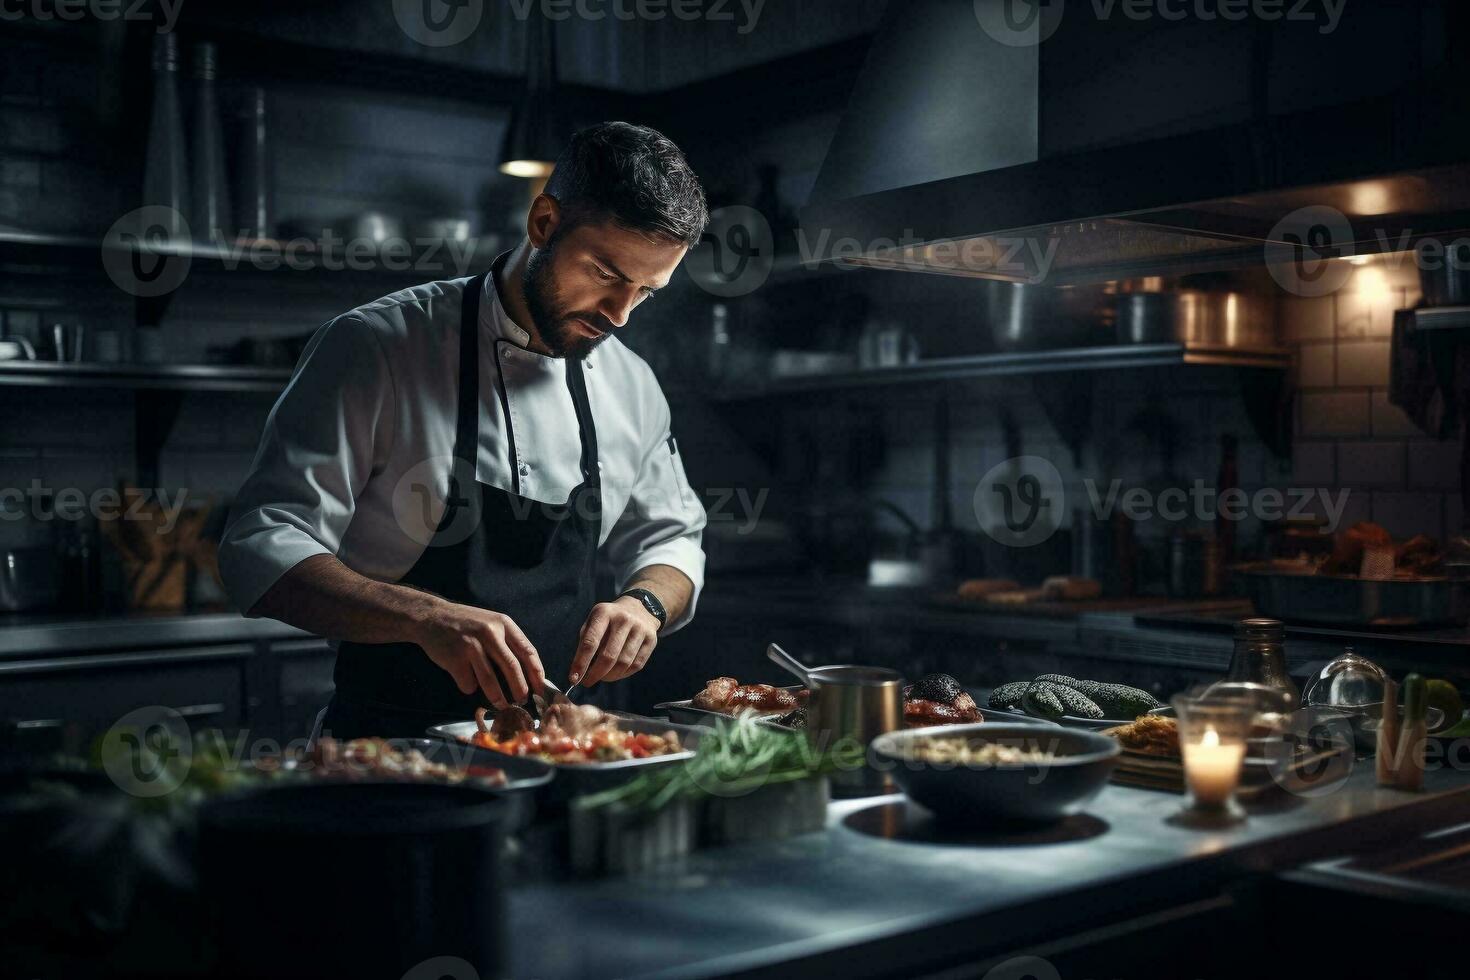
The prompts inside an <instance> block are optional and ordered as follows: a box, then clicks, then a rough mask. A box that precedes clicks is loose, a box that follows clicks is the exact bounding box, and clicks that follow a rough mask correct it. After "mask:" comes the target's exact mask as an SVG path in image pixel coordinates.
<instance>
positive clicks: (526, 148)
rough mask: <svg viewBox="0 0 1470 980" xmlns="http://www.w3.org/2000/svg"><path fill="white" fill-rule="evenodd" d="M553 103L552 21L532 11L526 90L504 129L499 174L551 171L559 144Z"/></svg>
mask: <svg viewBox="0 0 1470 980" xmlns="http://www.w3.org/2000/svg"><path fill="white" fill-rule="evenodd" d="M557 103H558V96H557V91H556V24H555V23H554V22H548V21H547V20H546V18H545V17H544V16H538V15H535V14H533V15H532V16H531V17H528V18H527V19H526V91H525V94H524V95H523V96H522V97H521V101H520V102H519V104H517V105H516V107H515V111H514V112H513V113H512V114H511V117H510V126H509V127H508V128H507V129H506V131H505V143H504V144H503V145H502V146H501V148H500V172H501V173H503V174H509V175H510V176H512V177H530V178H539V177H546V176H549V175H550V174H551V171H552V168H553V166H554V164H553V163H552V161H554V160H556V158H557V155H558V154H559V153H560V151H561V143H562V126H561V114H560V113H559V112H558V111H557Z"/></svg>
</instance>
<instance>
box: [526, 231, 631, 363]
mask: <svg viewBox="0 0 1470 980" xmlns="http://www.w3.org/2000/svg"><path fill="white" fill-rule="evenodd" d="M555 251H556V236H555V235H553V236H552V238H551V241H549V242H547V243H546V246H545V247H544V248H538V249H535V250H534V251H532V253H531V257H530V259H528V260H527V262H526V272H525V276H524V277H523V278H522V280H521V289H522V291H523V292H524V293H525V296H526V309H528V310H530V312H531V319H532V320H534V321H535V323H536V333H537V334H538V335H540V337H541V342H542V343H543V344H545V345H546V349H547V350H549V351H551V354H552V356H553V357H568V358H571V359H572V360H574V361H580V360H583V359H585V358H586V357H587V355H588V354H590V353H592V349H593V348H594V347H596V346H597V345H598V344H600V343H602V342H603V341H604V340H606V339H607V338H609V337H611V336H612V330H613V327H612V324H611V323H609V322H608V321H607V317H605V316H603V315H602V314H601V313H598V312H596V311H595V310H589V311H581V310H571V309H568V308H567V305H566V304H565V303H563V302H562V301H561V299H560V297H559V296H558V295H557V291H556V282H555V281H554V279H553V278H552V274H551V265H552V257H553V255H554V254H555ZM577 320H581V321H582V322H583V323H586V324H589V325H590V326H591V327H592V328H593V329H594V330H600V331H602V335H601V336H599V337H585V336H583V335H581V334H579V333H577V332H576V326H575V321H577Z"/></svg>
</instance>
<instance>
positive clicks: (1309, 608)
mask: <svg viewBox="0 0 1470 980" xmlns="http://www.w3.org/2000/svg"><path fill="white" fill-rule="evenodd" d="M1232 571H1233V572H1234V573H1235V575H1236V578H1237V580H1238V581H1239V582H1240V583H1241V584H1242V585H1243V586H1244V588H1245V592H1246V595H1247V596H1249V597H1250V600H1251V603H1252V604H1253V605H1254V606H1255V607H1256V612H1257V614H1258V615H1261V616H1270V617H1272V618H1274V619H1280V620H1282V621H1283V622H1288V623H1323V624H1328V625H1333V626H1379V627H1401V628H1402V627H1419V626H1446V625H1453V626H1463V625H1465V623H1466V622H1470V585H1467V583H1465V582H1461V581H1458V580H1455V579H1450V578H1445V577H1429V576H1425V577H1420V578H1413V579H1381V580H1380V579H1365V578H1359V577H1358V576H1355V575H1317V574H1314V573H1313V572H1311V571H1310V570H1309V569H1307V568H1306V567H1305V566H1303V567H1302V568H1301V569H1300V570H1295V569H1292V568H1289V567H1287V566H1286V565H1284V564H1283V563H1281V562H1252V563H1248V564H1244V565H1236V566H1235V567H1234V568H1233V569H1232Z"/></svg>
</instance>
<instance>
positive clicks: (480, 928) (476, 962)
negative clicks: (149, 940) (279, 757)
mask: <svg viewBox="0 0 1470 980" xmlns="http://www.w3.org/2000/svg"><path fill="white" fill-rule="evenodd" d="M508 815H509V814H508V803H507V801H506V800H504V799H501V798H498V797H496V796H493V795H491V794H487V793H485V792H482V791H479V790H476V789H472V788H468V787H463V786H442V785H424V784H391V783H363V784H353V783H347V784H313V785H289V786H278V787H271V788H268V789H262V790H257V791H252V792H250V793H247V794H244V795H240V796H235V797H229V798H222V799H219V800H215V801H213V802H211V803H209V804H207V805H206V806H205V807H204V809H203V811H202V813H201V816H200V829H199V869H200V888H201V894H202V896H203V898H204V900H205V901H206V902H207V904H208V907H209V913H210V916H211V923H212V934H213V936H214V940H215V948H216V951H217V957H216V963H215V971H214V973H215V975H218V976H221V977H265V976H269V977H329V976H340V977H347V976H351V977H393V978H397V977H401V976H403V975H404V974H405V973H406V972H407V971H409V970H410V969H412V968H414V967H416V966H418V965H420V964H422V963H424V962H425V961H428V960H431V959H434V960H440V961H442V959H443V958H444V957H453V958H455V959H457V960H462V961H464V962H465V963H468V964H470V965H471V966H473V967H474V969H475V970H476V971H477V972H478V973H479V975H480V976H482V977H493V976H499V975H500V974H501V972H502V968H503V965H504V964H505V962H506V961H507V956H506V953H505V935H506V931H505V899H504V881H503V874H502V869H501V860H500V858H501V847H502V843H503V839H504V822H505V820H506V819H507V817H508Z"/></svg>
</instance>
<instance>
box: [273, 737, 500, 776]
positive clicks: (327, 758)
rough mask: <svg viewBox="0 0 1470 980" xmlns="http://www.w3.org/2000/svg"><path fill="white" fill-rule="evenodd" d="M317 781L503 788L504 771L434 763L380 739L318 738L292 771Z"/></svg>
mask: <svg viewBox="0 0 1470 980" xmlns="http://www.w3.org/2000/svg"><path fill="white" fill-rule="evenodd" d="M294 771H295V772H297V773H301V774H304V775H310V776H312V777H314V778H318V779H328V780H340V781H345V782H359V781H368V780H392V781H402V782H416V783H463V782H466V781H469V782H472V783H474V784H476V785H479V786H504V785H505V784H506V776H505V771H504V770H502V769H498V768H495V767H492V766H482V765H473V764H470V763H468V762H467V763H466V764H465V765H462V766H457V765H451V764H447V763H444V762H434V761H431V760H430V759H429V757H428V756H426V755H424V753H423V752H421V751H419V750H418V749H417V748H415V747H412V746H405V745H394V744H393V743H392V742H390V741H388V740H387V739H383V738H354V739H350V740H348V741H345V742H344V741H338V740H337V739H334V738H331V737H328V736H324V737H322V738H319V739H317V741H316V744H315V745H314V746H312V749H311V752H310V753H309V754H307V756H306V757H305V758H303V759H302V760H301V761H300V762H298V763H297V764H296V766H295V769H294Z"/></svg>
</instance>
